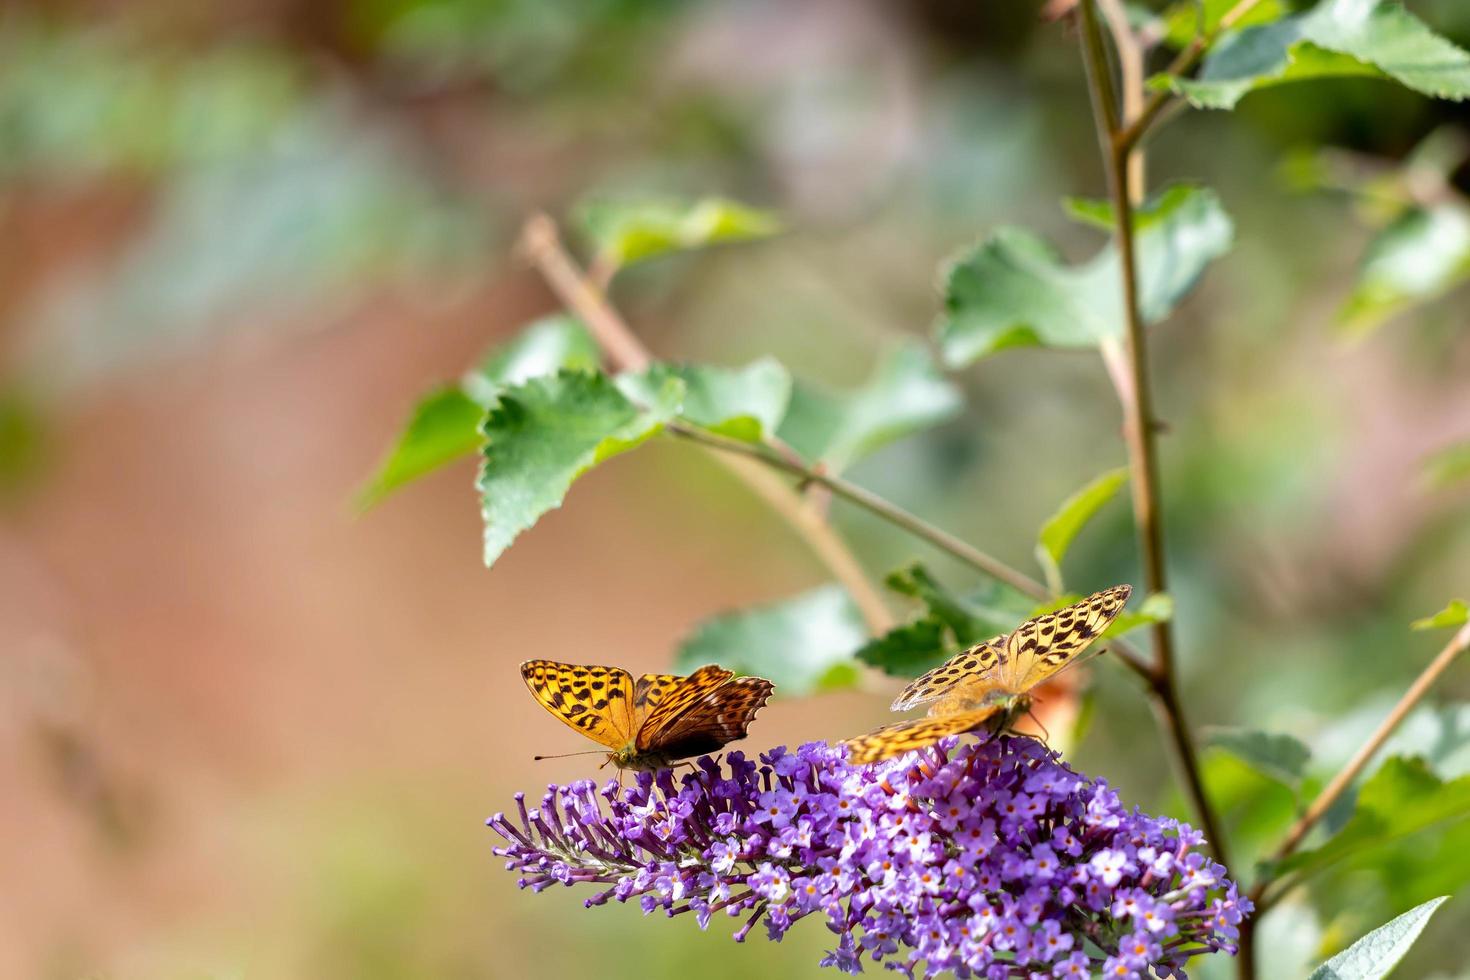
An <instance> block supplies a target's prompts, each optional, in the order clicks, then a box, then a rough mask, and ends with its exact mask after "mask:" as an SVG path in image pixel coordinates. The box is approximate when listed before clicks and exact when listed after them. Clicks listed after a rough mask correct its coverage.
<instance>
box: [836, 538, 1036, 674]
mask: <svg viewBox="0 0 1470 980" xmlns="http://www.w3.org/2000/svg"><path fill="white" fill-rule="evenodd" d="M884 584H886V585H887V586H888V587H889V588H890V589H892V590H893V591H894V592H897V593H899V594H900V595H904V596H908V597H909V598H912V599H917V600H918V601H919V602H920V603H922V604H923V612H922V613H921V614H920V616H919V617H918V618H917V619H915V620H914V621H912V622H910V623H906V624H904V625H902V626H898V627H895V628H894V629H892V630H889V631H888V632H887V633H885V634H884V635H883V636H880V637H877V638H875V639H872V640H869V641H868V642H867V643H866V644H865V645H864V646H863V647H862V648H861V649H860V650H858V651H857V658H858V659H859V660H861V661H863V662H864V663H867V664H871V665H872V666H874V667H877V668H879V669H881V670H883V671H884V672H886V673H889V674H894V675H897V676H900V677H916V676H918V675H919V674H922V673H923V672H924V671H926V670H928V669H929V668H930V667H933V666H935V665H936V664H939V663H941V662H943V661H944V660H945V659H946V658H948V657H949V656H951V655H952V654H954V653H955V652H957V651H958V650H960V649H962V648H964V647H968V646H971V645H973V644H975V643H979V642H980V641H982V640H988V639H990V638H992V637H994V636H997V635H999V634H1002V633H1007V632H1009V631H1010V630H1011V629H1013V628H1014V627H1015V626H1016V624H1017V623H1019V622H1021V620H1023V619H1025V618H1026V608H1027V607H1026V604H1025V600H1024V599H1023V598H1022V597H1020V596H1019V595H1018V594H1017V593H1015V592H1014V591H1012V590H1010V589H1009V588H1007V587H1005V586H1002V585H1000V584H999V583H991V585H990V587H988V588H986V589H984V590H983V591H981V592H979V593H977V594H976V595H974V596H967V597H961V596H959V595H956V594H955V593H953V592H951V591H950V590H948V589H946V588H945V587H944V586H942V585H940V584H939V583H938V582H937V581H935V579H934V577H933V576H932V575H930V574H929V570H928V569H927V568H925V567H924V566H923V565H922V564H919V563H918V562H915V563H913V564H911V565H907V566H905V567H903V568H900V569H897V570H895V571H893V572H890V573H889V574H888V576H887V577H886V578H885V579H884Z"/></svg>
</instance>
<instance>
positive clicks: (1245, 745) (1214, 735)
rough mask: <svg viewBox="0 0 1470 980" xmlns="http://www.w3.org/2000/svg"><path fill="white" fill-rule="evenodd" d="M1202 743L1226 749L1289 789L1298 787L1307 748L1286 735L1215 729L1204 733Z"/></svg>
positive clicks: (1308, 751) (1309, 751)
mask: <svg viewBox="0 0 1470 980" xmlns="http://www.w3.org/2000/svg"><path fill="white" fill-rule="evenodd" d="M1205 742H1206V744H1207V745H1210V746H1212V747H1214V748H1217V749H1221V750H1223V751H1225V752H1229V753H1230V754H1231V755H1233V756H1235V757H1236V758H1237V759H1239V760H1240V761H1241V762H1244V763H1245V764H1246V765H1248V766H1250V767H1251V768H1252V769H1254V770H1256V771H1257V772H1259V773H1261V774H1262V775H1264V776H1268V777H1270V778H1271V779H1274V780H1276V781H1277V782H1279V783H1283V784H1285V785H1286V786H1289V787H1291V788H1292V789H1297V788H1299V787H1300V786H1301V783H1302V777H1304V776H1305V775H1306V772H1307V761H1308V760H1309V759H1310V758H1311V757H1312V751H1311V749H1309V748H1307V747H1306V746H1305V745H1303V744H1302V743H1301V742H1300V741H1299V740H1298V739H1295V738H1292V737H1291V736H1290V735H1280V734H1276V733H1273V732H1258V731H1252V730H1250V729H1245V728H1215V729H1210V730H1208V731H1207V732H1206V735H1205Z"/></svg>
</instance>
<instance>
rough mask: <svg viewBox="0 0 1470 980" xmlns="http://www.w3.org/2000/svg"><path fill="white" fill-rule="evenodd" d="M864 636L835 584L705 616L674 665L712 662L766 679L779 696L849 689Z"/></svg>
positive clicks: (853, 608)
mask: <svg viewBox="0 0 1470 980" xmlns="http://www.w3.org/2000/svg"><path fill="white" fill-rule="evenodd" d="M866 637H867V629H866V628H865V627H864V625H863V619H862V615H861V614H860V613H859V612H858V610H857V607H856V605H854V603H853V601H852V599H851V598H849V597H848V595H847V592H846V591H844V590H843V589H842V588H841V587H839V586H836V585H825V586H822V587H821V588H817V589H813V590H812V591H810V592H804V593H802V594H801V595H799V596H796V597H795V598H792V599H787V600H785V601H783V602H777V603H772V604H770V605H765V606H758V607H756V608H753V609H746V610H742V611H740V612H732V613H726V614H724V615H721V616H716V617H714V618H712V619H709V620H706V621H705V622H704V623H702V624H700V625H699V627H698V628H697V629H695V631H694V633H693V635H692V636H690V637H689V638H688V639H687V640H685V641H684V643H683V645H682V646H681V647H680V648H679V653H678V655H677V657H676V658H675V661H674V665H675V666H674V669H675V670H678V671H681V672H687V671H690V670H693V669H694V668H695V667H698V666H700V665H702V664H710V663H717V664H720V665H721V666H723V667H728V668H729V669H731V670H734V671H736V672H738V673H742V674H756V675H759V676H761V677H766V678H769V679H770V680H771V681H773V682H774V683H775V685H776V690H777V692H778V693H780V694H781V695H782V696H783V697H801V696H802V695H806V694H811V693H813V692H815V691H828V690H836V689H841V688H847V687H852V686H853V685H854V684H856V683H857V680H858V670H857V667H856V666H855V665H854V664H853V661H852V652H853V651H854V650H856V649H857V648H858V647H859V646H860V645H861V644H862V642H863V640H864V639H865V638H866Z"/></svg>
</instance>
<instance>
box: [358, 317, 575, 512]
mask: <svg viewBox="0 0 1470 980" xmlns="http://www.w3.org/2000/svg"><path fill="white" fill-rule="evenodd" d="M600 356H601V355H600V353H599V351H598V348H597V343H596V341H594V340H593V339H592V336H591V335H590V334H589V333H587V329H586V328H585V327H583V326H582V324H581V323H580V322H579V321H578V320H576V319H574V318H572V317H569V316H563V315H554V316H548V317H543V318H542V319H540V320H537V321H535V322H534V323H531V324H530V325H529V326H527V327H526V328H525V329H524V330H522V331H521V332H520V333H519V334H517V335H516V336H515V337H514V338H513V339H512V340H510V341H509V342H508V343H505V344H501V345H499V346H497V347H495V348H494V349H493V350H491V351H490V353H489V354H488V355H486V357H485V359H484V361H483V362H482V363H481V364H480V366H479V367H478V368H476V369H475V370H473V371H470V372H468V373H466V374H465V376H464V377H463V378H461V379H460V383H459V386H458V387H452V386H445V387H440V388H436V389H434V390H433V391H431V392H429V393H428V394H427V395H425V396H424V397H423V398H421V399H420V400H419V402H418V404H417V405H415V406H414V410H413V414H412V415H411V416H410V418H409V420H408V424H407V425H405V426H404V427H403V432H402V433H400V434H399V436H398V441H397V442H396V443H395V444H394V445H393V448H392V449H391V450H389V452H388V455H387V458H385V459H384V460H383V462H382V463H381V464H380V465H379V467H378V471H377V473H375V474H374V475H373V478H372V479H371V480H370V481H369V482H368V484H367V486H366V487H364V488H363V489H362V491H361V492H360V493H359V494H358V498H357V505H358V507H359V508H362V509H366V508H368V507H371V506H373V505H374V504H376V503H377V502H378V501H380V500H382V499H383V498H384V497H385V496H387V495H388V494H389V493H392V492H393V491H394V490H396V489H398V488H399V487H401V486H403V485H404V484H406V483H409V482H411V481H413V480H416V479H418V478H419V477H421V476H424V475H426V474H428V473H431V472H433V471H434V470H436V469H438V468H439V467H441V466H445V465H448V464H449V463H452V462H454V461H455V460H457V459H461V458H463V457H466V456H470V455H472V454H473V453H474V452H475V451H476V450H477V449H479V448H480V443H481V441H482V439H481V436H480V422H481V421H482V420H483V419H484V417H485V410H486V409H487V408H489V407H490V406H491V405H492V404H494V402H495V397H496V395H497V394H499V392H500V391H502V390H503V389H504V388H505V387H507V386H508V385H517V384H520V383H521V382H523V381H526V380H529V379H530V378H534V377H540V376H542V375H548V374H555V373H556V372H557V371H559V370H562V369H563V368H566V369H571V370H579V371H591V370H595V369H596V368H597V362H598V360H599V358H600Z"/></svg>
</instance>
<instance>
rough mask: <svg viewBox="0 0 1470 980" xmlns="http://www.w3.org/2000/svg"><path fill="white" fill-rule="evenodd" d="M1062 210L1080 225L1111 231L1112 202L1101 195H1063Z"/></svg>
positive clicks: (1106, 231) (1109, 232)
mask: <svg viewBox="0 0 1470 980" xmlns="http://www.w3.org/2000/svg"><path fill="white" fill-rule="evenodd" d="M1062 210H1063V211H1065V212H1067V217H1069V218H1071V219H1072V220H1073V221H1075V222H1077V223H1078V224H1080V225H1086V226H1087V227H1089V228H1096V229H1097V230H1098V231H1101V232H1105V233H1107V234H1109V235H1111V234H1112V233H1113V202H1111V201H1109V200H1108V199H1107V198H1103V197H1064V198H1062Z"/></svg>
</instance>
